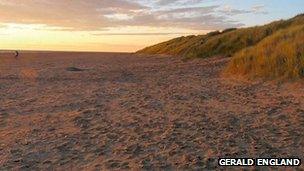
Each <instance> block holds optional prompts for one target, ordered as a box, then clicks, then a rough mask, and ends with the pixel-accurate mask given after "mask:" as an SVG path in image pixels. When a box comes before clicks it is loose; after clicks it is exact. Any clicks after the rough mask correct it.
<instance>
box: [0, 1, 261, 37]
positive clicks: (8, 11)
mask: <svg viewBox="0 0 304 171" xmlns="http://www.w3.org/2000/svg"><path fill="white" fill-rule="evenodd" d="M143 2H150V3H143ZM201 2H203V0H175V1H173V0H158V1H156V2H155V1H152V0H151V1H148V0H145V1H141V3H140V1H135V0H132V1H131V0H73V1H71V0H0V21H1V23H19V24H42V25H46V26H48V27H49V28H50V29H54V30H70V31H71V30H77V31H81V30H85V31H100V30H106V29H107V28H110V27H111V28H112V27H126V26H153V27H178V28H183V29H196V30H212V29H223V28H227V27H238V26H242V23H239V22H237V21H233V20H231V19H229V17H228V15H230V14H239V13H246V12H257V11H260V10H261V7H259V6H255V7H253V8H252V10H251V11H242V10H236V9H232V8H231V9H229V10H227V9H226V11H225V10H223V11H221V12H219V8H220V6H216V5H213V6H201V5H196V6H193V5H195V4H198V3H201ZM155 3H156V4H157V5H158V6H159V7H160V5H168V6H167V8H155V6H151V5H150V4H154V5H155ZM173 4H175V5H173ZM177 4H179V5H177ZM182 4H187V5H182ZM172 5H173V6H172ZM189 5H190V6H189ZM191 5H192V6H191ZM1 23H0V24H1Z"/></svg>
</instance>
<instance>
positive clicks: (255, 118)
mask: <svg viewBox="0 0 304 171" xmlns="http://www.w3.org/2000/svg"><path fill="white" fill-rule="evenodd" d="M228 60H229V59H227V58H212V59H205V60H202V59H200V60H198V59H196V60H191V61H187V62H183V61H182V60H181V59H179V58H173V57H165V56H139V55H132V54H115V53H59V52H58V53H55V52H48V53H41V52H40V53H34V52H31V53H30V52H28V53H22V54H21V56H20V58H19V59H18V60H15V59H14V58H11V57H9V55H8V56H5V57H2V58H0V61H1V62H0V74H1V75H0V170H6V169H28V170H33V169H42V170H44V169H56V170H57V169H61V170H64V169H86V170H96V169H97V170H99V169H108V170H122V169H132V170H135V169H139V170H140V169H147V170H149V169H168V170H169V169H173V170H174V169H181V170H183V169H190V170H193V169H220V168H219V167H218V166H217V158H218V157H270V156H271V157H290V156H297V157H300V158H302V159H303V157H304V156H303V152H304V141H303V137H304V89H303V84H302V85H301V84H299V85H295V84H284V85H276V84H274V83H261V82H243V81H237V80H231V79H226V78H223V77H221V76H220V75H219V73H220V72H221V71H222V69H223V68H224V66H225V64H226V63H227V62H228ZM69 68H70V69H69ZM77 69H79V70H77ZM75 70H77V71H76V72H75Z"/></svg>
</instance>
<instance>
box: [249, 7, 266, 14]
mask: <svg viewBox="0 0 304 171" xmlns="http://www.w3.org/2000/svg"><path fill="white" fill-rule="evenodd" d="M251 11H252V12H254V13H256V14H268V12H267V11H266V10H265V5H255V6H253V7H251Z"/></svg>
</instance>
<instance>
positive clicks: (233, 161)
mask: <svg viewBox="0 0 304 171" xmlns="http://www.w3.org/2000/svg"><path fill="white" fill-rule="evenodd" d="M218 165H219V166H300V165H301V159H299V158H219V160H218Z"/></svg>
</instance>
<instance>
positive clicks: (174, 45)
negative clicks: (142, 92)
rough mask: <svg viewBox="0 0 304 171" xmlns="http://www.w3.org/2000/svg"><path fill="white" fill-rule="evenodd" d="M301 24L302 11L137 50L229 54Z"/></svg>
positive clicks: (191, 54) (190, 55)
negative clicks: (286, 18) (259, 24)
mask: <svg viewBox="0 0 304 171" xmlns="http://www.w3.org/2000/svg"><path fill="white" fill-rule="evenodd" d="M302 24H304V15H299V16H296V17H294V18H292V19H289V20H281V21H276V22H273V23H270V24H267V25H264V26H257V27H250V28H242V29H237V30H235V29H227V30H225V31H223V32H212V33H208V34H206V35H198V36H187V37H179V38H175V39H172V40H169V41H167V42H163V43H160V44H157V45H154V46H151V47H147V48H145V49H142V50H140V51H138V52H137V53H143V54H167V55H176V56H183V57H186V58H197V57H198V58H206V57H211V56H218V55H222V56H231V55H234V54H235V53H236V52H238V51H240V50H242V49H244V48H247V47H250V46H254V45H256V44H257V43H259V42H260V41H261V40H263V39H264V38H266V37H268V36H270V35H272V34H274V33H275V32H277V31H279V30H281V29H285V28H289V27H293V26H297V25H302Z"/></svg>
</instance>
